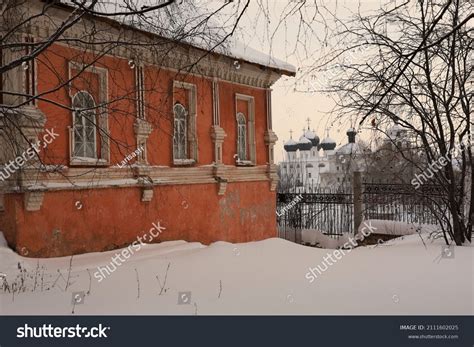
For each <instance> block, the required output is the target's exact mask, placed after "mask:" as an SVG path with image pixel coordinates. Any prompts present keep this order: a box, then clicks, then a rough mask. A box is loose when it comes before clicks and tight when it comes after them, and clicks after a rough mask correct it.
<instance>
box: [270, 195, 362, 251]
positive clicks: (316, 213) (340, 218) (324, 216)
mask: <svg viewBox="0 0 474 347" xmlns="http://www.w3.org/2000/svg"><path fill="white" fill-rule="evenodd" d="M353 216H354V213H353V197H352V194H351V193H347V192H334V193H327V192H324V193H322V192H316V193H301V194H295V193H279V194H277V224H278V230H279V235H280V237H282V238H285V239H287V240H290V241H294V242H300V241H301V230H302V229H315V230H318V231H321V232H322V233H324V234H326V235H328V236H331V237H335V238H337V237H339V236H341V235H342V234H343V233H352V232H353V224H354V222H353Z"/></svg>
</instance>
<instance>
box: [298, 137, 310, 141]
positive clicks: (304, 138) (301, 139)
mask: <svg viewBox="0 0 474 347" xmlns="http://www.w3.org/2000/svg"><path fill="white" fill-rule="evenodd" d="M299 143H311V140H309V139H308V138H306V137H305V136H301V137H300V140H299Z"/></svg>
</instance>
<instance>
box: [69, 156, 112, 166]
mask: <svg viewBox="0 0 474 347" xmlns="http://www.w3.org/2000/svg"><path fill="white" fill-rule="evenodd" d="M70 165H94V166H107V165H109V163H108V162H107V160H105V159H97V158H87V157H72V158H71V161H70Z"/></svg>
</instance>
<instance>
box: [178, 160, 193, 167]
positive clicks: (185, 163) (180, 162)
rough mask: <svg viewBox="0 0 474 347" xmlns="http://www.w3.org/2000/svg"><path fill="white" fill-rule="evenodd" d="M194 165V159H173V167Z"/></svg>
mask: <svg viewBox="0 0 474 347" xmlns="http://www.w3.org/2000/svg"><path fill="white" fill-rule="evenodd" d="M195 163H196V160H194V159H173V165H176V166H186V165H193V164H195Z"/></svg>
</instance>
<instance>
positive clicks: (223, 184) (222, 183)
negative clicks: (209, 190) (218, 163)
mask: <svg viewBox="0 0 474 347" xmlns="http://www.w3.org/2000/svg"><path fill="white" fill-rule="evenodd" d="M217 184H218V192H217V195H224V194H225V192H226V190H227V181H226V180H223V179H218V180H217Z"/></svg>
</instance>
